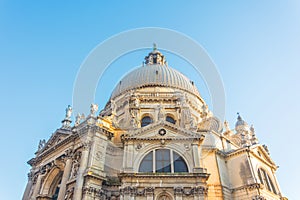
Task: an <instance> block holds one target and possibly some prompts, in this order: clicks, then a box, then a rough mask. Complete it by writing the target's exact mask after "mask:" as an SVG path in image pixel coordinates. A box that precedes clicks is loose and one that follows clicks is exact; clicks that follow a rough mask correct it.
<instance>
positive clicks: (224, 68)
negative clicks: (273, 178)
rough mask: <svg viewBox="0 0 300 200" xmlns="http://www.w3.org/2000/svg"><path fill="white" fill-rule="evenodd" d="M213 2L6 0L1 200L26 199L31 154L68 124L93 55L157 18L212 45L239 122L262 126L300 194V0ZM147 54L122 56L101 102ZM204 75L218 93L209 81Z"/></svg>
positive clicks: (1, 41) (178, 64) (0, 77)
mask: <svg viewBox="0 0 300 200" xmlns="http://www.w3.org/2000/svg"><path fill="white" fill-rule="evenodd" d="M178 2H179V1H178ZM206 2H208V1H206ZM209 2H210V3H204V1H201V2H200V1H186V2H184V3H183V1H182V3H175V1H154V0H153V1H126V2H125V1H111V3H103V2H100V1H89V2H87V1H77V2H74V1H30V0H29V1H8V0H2V1H0V67H1V73H0V81H1V84H0V92H1V98H0V99H1V100H0V101H1V104H0V111H1V115H0V122H1V140H0V148H1V149H0V152H1V170H0V177H1V181H0V197H1V199H20V198H21V196H22V193H23V191H24V188H25V185H26V182H27V175H26V174H27V173H28V171H29V169H30V168H29V166H28V165H27V164H26V162H27V161H28V160H29V159H30V158H32V157H33V156H34V152H35V151H36V150H37V145H38V141H39V140H40V139H43V138H45V139H48V138H49V137H50V135H51V133H53V132H54V131H55V130H56V128H59V126H60V121H61V120H62V119H63V117H64V113H65V111H64V110H65V108H66V106H67V105H68V104H71V103H72V92H73V83H74V80H75V77H76V74H77V71H78V70H79V67H80V64H81V63H82V62H83V60H84V58H85V57H86V56H87V55H88V53H89V52H90V51H91V50H92V49H93V48H94V47H95V46H96V45H97V44H99V43H100V42H102V41H103V40H105V39H107V38H108V37H110V36H112V35H114V34H117V33H119V32H121V31H125V30H128V29H132V28H140V27H149V26H151V27H152V26H155V27H163V28H169V29H174V30H177V31H179V32H182V33H184V34H186V35H188V36H190V37H192V38H193V39H195V40H196V41H197V42H198V43H200V44H201V45H202V46H203V47H204V48H205V49H206V50H207V52H208V53H209V55H210V56H211V58H212V59H213V60H214V62H215V63H216V65H217V66H218V69H219V71H220V74H221V76H222V78H223V81H224V86H225V89H226V97H227V102H226V118H227V120H228V121H229V122H230V124H231V127H232V128H233V126H234V123H235V119H236V112H240V113H241V114H242V116H243V118H245V119H246V120H247V121H248V123H249V124H254V126H255V128H256V133H257V135H258V138H259V140H260V142H261V143H264V144H267V145H268V146H269V149H270V151H271V156H272V158H273V159H274V161H275V162H276V163H277V165H279V166H280V168H279V169H278V171H277V177H278V179H279V183H280V185H281V188H282V192H283V194H285V195H286V196H287V197H289V198H290V199H297V197H298V196H299V194H298V193H299V192H298V191H299V188H298V186H299V179H300V172H299V165H300V161H299V153H300V151H299V139H300V134H299V113H300V106H299V101H298V99H299V97H300V94H299V87H300V79H299V75H300V73H299V72H300V56H299V52H300V37H299V35H300V2H299V1H296V0H294V1H292V0H285V1H284V0H282V1H271V0H270V1H263V2H262V1H258V0H256V1H247V2H244V1H243V2H242V1H230V2H229V1H226V2H225V1H219V2H217V1H209ZM150 45H151V44H149V46H150ZM158 45H159V44H158ZM145 53H146V52H135V53H132V54H130V55H128V56H127V57H126V56H125V57H122V58H120V59H119V60H117V61H116V62H115V63H113V65H112V67H111V69H110V70H108V71H107V73H106V74H105V76H104V80H107V81H109V82H108V83H107V84H106V85H102V84H101V82H100V84H99V86H98V90H97V95H96V101H97V103H98V104H99V105H100V107H103V105H104V104H105V101H107V99H108V98H109V94H110V92H111V90H112V89H113V87H114V84H115V83H116V82H117V80H118V79H119V78H120V77H121V76H122V75H121V73H117V74H118V75H116V76H114V74H115V72H117V71H119V72H120V71H121V72H123V71H124V72H125V71H127V70H130V69H131V68H132V67H135V66H137V65H139V64H140V63H141V62H142V60H143V58H144V55H145ZM173 57H174V56H172V55H170V56H168V58H167V59H168V61H169V63H170V65H172V66H174V67H175V68H177V69H179V70H180V71H182V72H183V73H185V74H186V75H187V76H189V77H191V76H192V78H194V77H193V74H192V73H191V71H189V66H185V65H188V64H187V63H185V62H184V61H181V60H180V59H178V58H176V57H174V58H173ZM122 70H123V71H122ZM105 77H106V79H105ZM194 81H195V82H196V83H197V85H198V86H199V90H200V92H201V93H202V95H203V97H204V98H205V99H206V100H207V101H209V96H208V93H207V91H206V89H205V86H203V83H202V82H201V80H200V79H199V80H194ZM208 103H209V102H208Z"/></svg>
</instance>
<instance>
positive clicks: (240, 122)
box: [235, 113, 248, 127]
mask: <svg viewBox="0 0 300 200" xmlns="http://www.w3.org/2000/svg"><path fill="white" fill-rule="evenodd" d="M237 126H248V124H247V122H246V121H244V120H243V119H242V117H241V116H240V114H239V113H238V117H237V122H236V123H235V127H237Z"/></svg>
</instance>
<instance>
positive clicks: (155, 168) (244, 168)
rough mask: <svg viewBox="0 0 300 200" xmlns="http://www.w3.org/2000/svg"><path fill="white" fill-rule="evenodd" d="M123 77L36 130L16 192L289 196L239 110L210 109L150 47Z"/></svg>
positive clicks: (150, 197) (91, 199) (29, 199)
mask: <svg viewBox="0 0 300 200" xmlns="http://www.w3.org/2000/svg"><path fill="white" fill-rule="evenodd" d="M145 63H146V65H145V66H143V67H141V68H139V69H137V70H135V71H133V72H132V73H130V74H129V75H127V76H126V77H125V78H124V79H123V80H121V81H120V83H119V84H118V86H117V87H116V88H115V90H114V92H113V94H112V96H111V99H110V100H109V102H108V103H107V105H106V106H105V108H104V109H103V110H101V111H100V113H99V114H98V115H97V114H96V113H97V110H98V106H97V105H96V104H92V106H91V113H90V114H89V115H88V116H87V117H86V118H85V117H84V115H82V114H78V115H77V117H76V121H75V124H74V125H72V121H71V113H72V108H71V107H70V106H68V108H67V110H66V117H65V119H64V120H63V121H62V124H63V125H62V127H61V128H60V129H58V130H57V131H56V132H55V133H53V135H52V136H51V137H50V139H49V140H48V141H47V142H46V141H45V140H42V141H41V142H40V144H39V149H38V151H37V152H36V156H35V158H32V159H31V160H30V161H29V162H28V163H29V164H30V165H31V166H32V169H31V170H30V173H29V175H28V183H27V187H26V190H25V192H24V196H23V200H34V199H39V200H44V199H45V200H46V199H47V200H50V199H59V200H65V199H74V200H81V199H84V200H96V199H99V200H100V199H103V200H104V199H121V200H219V199H220V200H221V199H226V200H232V199H236V200H241V199H247V200H248V199H251V200H252V199H269V200H271V199H272V200H273V199H286V198H285V197H282V195H281V190H280V188H279V185H278V182H277V180H276V176H275V171H276V169H277V166H276V165H275V163H274V162H273V161H272V159H271V158H270V155H269V152H268V149H267V147H266V146H263V145H261V144H259V143H258V139H257V138H256V134H255V131H254V128H253V127H249V126H248V124H247V123H246V122H245V121H244V120H243V119H242V118H241V117H240V116H238V120H237V123H236V125H235V130H231V129H230V128H229V125H228V123H227V122H225V126H223V123H221V122H220V120H219V119H217V118H216V117H214V116H213V114H212V113H211V112H210V111H209V109H208V107H207V105H206V104H205V102H204V100H203V99H202V98H201V96H200V94H199V92H198V90H197V88H196V87H195V86H194V84H193V82H191V81H190V80H189V79H188V78H186V77H185V76H184V75H182V74H181V73H180V72H178V71H176V70H174V69H172V68H171V67H169V66H167V65H166V62H165V57H164V56H163V55H162V54H161V53H160V52H159V51H158V50H157V49H154V50H153V52H151V53H150V54H149V55H148V56H147V57H146V62H145Z"/></svg>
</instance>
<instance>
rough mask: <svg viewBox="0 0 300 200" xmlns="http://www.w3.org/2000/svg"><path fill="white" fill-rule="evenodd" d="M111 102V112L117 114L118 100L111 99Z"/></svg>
mask: <svg viewBox="0 0 300 200" xmlns="http://www.w3.org/2000/svg"><path fill="white" fill-rule="evenodd" d="M110 102H111V114H113V115H116V114H117V104H116V101H114V100H110Z"/></svg>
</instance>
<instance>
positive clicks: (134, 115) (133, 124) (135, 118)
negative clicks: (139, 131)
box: [130, 110, 139, 128]
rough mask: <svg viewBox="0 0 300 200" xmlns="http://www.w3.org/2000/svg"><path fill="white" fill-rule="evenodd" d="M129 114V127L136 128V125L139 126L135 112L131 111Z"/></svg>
mask: <svg viewBox="0 0 300 200" xmlns="http://www.w3.org/2000/svg"><path fill="white" fill-rule="evenodd" d="M130 114H131V120H130V125H131V126H132V127H133V128H137V127H138V125H139V122H138V119H137V110H131V111H130Z"/></svg>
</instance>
